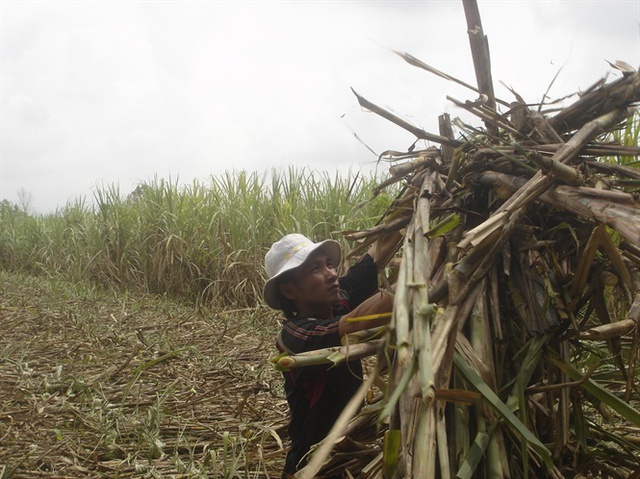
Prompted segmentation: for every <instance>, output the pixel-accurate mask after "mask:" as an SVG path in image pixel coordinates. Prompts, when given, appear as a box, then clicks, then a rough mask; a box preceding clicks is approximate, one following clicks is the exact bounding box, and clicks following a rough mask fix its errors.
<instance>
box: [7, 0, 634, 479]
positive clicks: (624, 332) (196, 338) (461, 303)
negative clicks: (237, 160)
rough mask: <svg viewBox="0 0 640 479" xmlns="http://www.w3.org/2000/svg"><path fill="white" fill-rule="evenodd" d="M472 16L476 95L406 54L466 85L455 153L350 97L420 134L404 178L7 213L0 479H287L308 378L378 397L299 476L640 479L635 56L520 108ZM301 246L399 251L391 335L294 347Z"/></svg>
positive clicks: (391, 280)
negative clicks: (564, 92)
mask: <svg viewBox="0 0 640 479" xmlns="http://www.w3.org/2000/svg"><path fill="white" fill-rule="evenodd" d="M463 3H464V15H465V20H466V25H467V31H466V32H464V31H463V32H457V34H459V35H465V36H467V37H468V42H469V47H470V51H471V56H472V60H473V67H474V71H475V75H476V76H475V78H460V79H459V78H456V77H455V76H452V75H451V74H448V73H447V72H446V71H441V70H440V69H438V68H436V67H434V66H432V65H430V64H429V59H421V58H417V57H416V56H413V55H412V54H411V53H410V52H403V51H392V52H390V53H389V54H390V55H393V56H395V57H397V59H398V62H399V64H400V67H399V68H406V69H413V70H416V71H419V72H420V73H421V74H423V75H428V76H432V75H435V76H436V77H438V78H440V79H441V80H442V89H443V92H441V93H442V94H443V95H447V86H448V85H456V86H457V87H460V86H462V87H463V88H464V89H465V91H466V92H467V96H466V97H464V98H457V97H453V96H448V97H447V98H448V100H449V102H450V103H451V105H452V106H453V107H454V109H453V110H451V111H454V112H459V114H460V116H459V117H456V116H454V115H455V114H453V115H452V114H450V113H445V112H425V114H429V115H432V116H435V117H437V118H438V125H439V131H435V132H430V131H426V130H424V129H421V128H419V127H417V126H416V125H415V124H414V123H412V122H409V121H407V120H406V119H404V118H403V117H402V116H401V115H402V112H394V111H392V110H391V109H389V108H387V107H385V106H382V103H381V102H379V101H378V99H376V98H370V97H369V96H368V95H367V94H366V92H361V91H359V90H357V89H356V88H353V89H352V90H351V91H352V94H353V96H352V100H353V102H354V103H356V104H357V105H358V107H359V108H361V111H362V115H372V116H375V117H376V118H377V119H378V120H379V122H380V123H381V124H383V125H384V126H385V128H388V129H398V128H399V129H402V130H405V131H407V132H409V133H410V134H411V135H412V136H413V137H415V141H416V142H415V143H414V144H413V145H412V146H411V147H408V148H407V149H406V151H395V150H393V149H389V150H387V151H385V152H383V153H382V154H381V155H380V157H379V159H378V161H379V163H380V164H381V165H384V167H383V168H382V169H383V171H384V173H383V174H382V175H379V174H378V175H368V174H364V173H362V174H361V173H358V172H356V173H354V174H349V175H345V176H339V175H336V176H333V175H329V174H322V173H318V172H314V171H313V170H311V169H305V168H303V169H296V168H291V169H289V170H285V171H282V170H274V171H271V172H269V174H265V175H259V174H251V173H245V172H235V173H225V174H224V175H221V176H219V177H217V178H213V179H212V180H211V183H209V184H199V183H197V182H195V183H192V184H191V185H190V186H188V187H181V186H179V185H178V184H177V183H176V182H172V181H171V180H164V179H156V180H155V181H153V182H149V183H144V184H141V185H140V186H139V187H138V188H137V189H136V190H135V191H134V192H132V193H130V194H128V195H123V194H121V193H120V192H119V190H118V189H117V188H115V187H114V188H111V187H104V188H102V189H98V191H97V193H96V202H97V204H96V206H95V207H94V206H89V205H87V204H86V203H84V202H82V201H78V202H75V203H73V202H72V203H68V204H67V206H66V207H65V208H61V209H58V210H57V211H56V212H55V213H53V214H48V215H34V214H29V213H28V212H25V211H23V210H21V209H20V208H19V207H18V206H17V205H13V204H11V203H9V202H7V201H3V202H2V204H1V206H0V328H1V334H0V479H10V478H11V479H26V478H45V477H46V478H58V479H62V478H80V477H100V478H228V479H233V478H239V479H240V478H246V479H249V478H251V479H270V478H280V477H281V475H282V470H283V466H284V464H285V458H286V455H287V452H288V450H289V446H290V441H289V437H288V429H287V428H288V425H289V420H290V413H289V407H288V404H287V399H286V397H285V390H284V386H283V381H282V374H283V372H287V371H290V370H291V369H293V368H304V367H308V366H312V365H318V364H329V365H336V364H342V363H344V362H345V361H347V360H352V359H354V358H358V359H362V361H363V365H364V377H363V382H362V386H361V387H360V389H358V391H357V393H356V394H355V396H354V397H353V398H352V399H351V401H350V402H349V404H348V405H347V407H345V408H344V410H343V411H342V414H341V415H340V417H339V418H338V420H337V421H336V423H335V424H334V425H333V427H332V429H331V431H330V433H329V435H328V436H327V437H326V438H325V439H324V440H323V441H322V442H320V443H319V444H317V445H315V446H313V448H312V450H311V453H310V455H309V461H308V463H307V464H306V466H304V467H303V468H302V469H300V470H299V471H298V472H297V473H296V474H295V476H292V477H295V478H296V479H312V478H319V479H322V478H326V479H332V478H337V477H341V478H345V479H401V478H415V479H428V478H439V479H454V478H456V479H480V478H491V479H495V478H497V479H507V478H510V479H526V478H553V479H561V478H567V479H591V478H593V479H595V478H603V479H605V478H606V479H640V366H639V365H638V361H639V349H640V327H639V322H640V159H639V157H640V145H639V143H638V138H639V134H640V114H639V113H638V109H637V107H638V103H639V102H640V72H639V71H638V69H637V65H635V66H631V65H629V64H628V63H626V62H625V61H623V60H622V59H620V60H619V61H618V59H611V62H609V63H608V64H607V65H606V66H605V67H603V71H602V75H601V77H598V78H593V79H590V81H591V85H592V86H591V87H589V88H588V89H582V90H580V91H578V90H577V89H576V91H575V94H573V95H571V96H569V97H566V98H559V99H553V98H548V97H545V101H544V102H543V103H540V104H538V103H531V102H530V101H531V100H529V99H527V98H522V97H521V96H520V94H519V93H518V92H517V91H516V90H515V89H510V90H509V91H510V93H511V96H510V97H509V98H497V97H496V95H495V93H494V80H493V78H492V74H491V62H490V46H489V41H488V38H490V35H491V32H485V31H484V30H483V27H482V20H481V12H480V11H479V9H478V5H477V3H476V2H475V1H466V0H465V1H464V2H463ZM452 61H454V59H452ZM607 67H608V68H607ZM514 68H516V67H515V66H514ZM580 80H581V81H583V80H584V79H580ZM546 87H547V85H544V84H541V85H540V90H542V91H544V90H545V88H546ZM425 94H426V93H425ZM289 232H300V233H303V234H305V235H306V236H308V237H309V238H313V239H314V240H317V241H320V240H324V239H326V238H332V239H335V240H337V241H339V242H340V244H341V245H342V248H343V251H344V253H345V254H344V256H343V258H342V264H341V268H342V269H345V268H346V267H347V266H348V265H350V264H352V263H353V262H354V261H355V259H356V258H358V257H360V256H361V255H363V254H364V253H365V252H366V251H367V250H368V248H369V247H370V246H371V245H372V244H373V243H374V242H376V241H377V240H378V239H380V238H382V237H384V235H387V234H390V233H396V232H400V233H401V236H402V241H401V243H399V244H398V245H397V247H396V248H395V250H394V251H392V252H391V253H390V254H389V255H388V256H387V257H385V258H383V259H382V261H383V263H384V268H383V271H382V272H381V273H380V277H379V280H380V283H381V285H382V286H381V289H382V290H383V292H384V291H386V293H388V294H391V292H390V291H392V290H393V311H392V313H390V314H389V315H388V324H387V325H386V326H382V327H378V328H375V329H370V330H364V331H359V332H357V333H353V334H349V335H346V336H344V337H343V338H342V345H341V346H340V347H334V348H328V349H322V350H316V351H312V352H306V353H303V354H293V353H289V352H280V351H278V350H277V349H276V347H275V344H276V343H275V341H276V337H277V336H278V332H279V330H280V329H281V326H282V321H283V318H282V317H281V314H280V312H279V311H275V310H273V309H270V308H268V307H267V306H266V305H265V304H264V300H263V288H264V284H265V281H266V280H267V276H266V274H265V272H264V258H265V253H266V252H267V250H268V249H269V246H270V245H271V244H272V243H273V242H274V241H276V240H277V239H279V238H280V237H281V236H282V235H283V234H285V233H289ZM392 285H393V287H392ZM356 319H357V318H356Z"/></svg>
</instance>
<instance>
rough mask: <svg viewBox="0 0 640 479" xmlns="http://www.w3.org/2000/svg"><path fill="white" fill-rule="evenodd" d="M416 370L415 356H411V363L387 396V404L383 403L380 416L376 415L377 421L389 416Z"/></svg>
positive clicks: (382, 420)
mask: <svg viewBox="0 0 640 479" xmlns="http://www.w3.org/2000/svg"><path fill="white" fill-rule="evenodd" d="M417 370H418V365H417V361H416V360H415V356H413V357H412V358H411V363H410V364H409V366H408V367H407V369H405V371H404V374H403V375H402V377H401V378H400V381H398V384H397V385H396V387H395V388H394V389H393V393H392V394H391V397H389V400H388V401H387V404H385V406H384V409H383V410H382V411H381V412H380V416H379V417H378V422H379V423H382V422H384V421H385V420H386V419H387V418H388V417H389V416H391V412H392V411H393V410H394V408H395V407H396V404H397V403H398V401H399V400H400V396H401V395H402V393H403V392H404V390H405V388H406V387H407V385H408V384H409V381H410V380H411V378H412V377H413V375H414V374H415V373H416V371H417Z"/></svg>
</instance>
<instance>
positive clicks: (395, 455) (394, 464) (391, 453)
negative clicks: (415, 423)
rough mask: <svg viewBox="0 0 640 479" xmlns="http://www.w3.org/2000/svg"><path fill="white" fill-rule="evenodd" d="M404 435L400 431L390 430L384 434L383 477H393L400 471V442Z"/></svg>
mask: <svg viewBox="0 0 640 479" xmlns="http://www.w3.org/2000/svg"><path fill="white" fill-rule="evenodd" d="M401 441H402V433H401V431H400V430H399V429H389V430H388V431H387V432H385V433H384V440H383V443H382V448H383V454H384V456H383V458H384V465H383V471H384V473H383V477H393V475H394V474H395V472H396V469H398V459H399V457H400V445H401V444H400V442H401Z"/></svg>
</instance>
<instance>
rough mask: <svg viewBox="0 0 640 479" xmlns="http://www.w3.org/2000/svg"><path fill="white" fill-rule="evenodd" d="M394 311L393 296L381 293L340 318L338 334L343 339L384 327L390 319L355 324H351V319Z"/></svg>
mask: <svg viewBox="0 0 640 479" xmlns="http://www.w3.org/2000/svg"><path fill="white" fill-rule="evenodd" d="M394 287H395V285H394ZM392 309H393V294H392V293H391V292H389V291H379V292H378V293H376V294H374V295H373V296H371V297H370V298H369V299H366V300H365V301H363V302H362V303H360V305H358V306H357V307H356V308H355V309H353V310H352V311H350V312H349V313H347V314H345V315H344V316H342V317H341V318H340V322H339V323H338V334H339V335H340V336H341V337H342V336H344V335H346V334H350V333H354V332H356V331H361V330H363V329H372V328H377V327H378V326H383V325H385V324H387V323H388V322H389V318H381V319H369V320H366V321H353V322H349V319H351V318H359V317H361V316H369V315H372V314H382V313H390V312H391V311H392Z"/></svg>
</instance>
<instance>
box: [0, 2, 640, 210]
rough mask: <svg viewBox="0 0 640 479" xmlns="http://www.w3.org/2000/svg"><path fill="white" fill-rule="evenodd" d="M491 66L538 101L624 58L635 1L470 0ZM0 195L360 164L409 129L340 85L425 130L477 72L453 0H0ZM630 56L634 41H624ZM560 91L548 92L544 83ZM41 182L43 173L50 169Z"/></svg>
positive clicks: (399, 141)
mask: <svg viewBox="0 0 640 479" xmlns="http://www.w3.org/2000/svg"><path fill="white" fill-rule="evenodd" d="M479 6H480V13H481V16H482V20H483V25H484V29H485V32H486V33H487V35H488V37H489V43H490V50H491V54H492V61H493V70H494V82H495V83H496V91H497V93H498V95H500V96H504V97H505V98H504V99H505V100H510V99H511V98H510V95H509V94H508V93H507V92H506V90H505V89H504V88H502V87H500V86H499V84H498V82H499V81H500V80H502V81H505V82H506V83H508V84H510V85H513V86H514V88H515V89H516V90H517V91H518V92H519V93H521V94H522V95H524V96H525V98H526V99H528V100H531V101H536V100H539V98H540V97H541V95H542V94H543V93H544V91H545V89H546V88H547V85H548V83H549V82H550V81H551V79H552V78H553V76H554V75H555V73H556V72H557V70H558V68H560V66H563V67H564V70H563V73H562V76H561V79H560V80H559V81H558V83H557V84H556V85H555V86H554V90H552V96H561V95H564V94H566V93H569V92H573V91H575V90H577V89H578V88H584V87H586V86H588V85H590V84H591V83H593V82H594V81H596V80H597V79H599V78H600V77H601V76H602V75H603V74H604V73H605V72H606V71H607V70H608V66H607V65H606V63H605V62H604V60H605V59H607V60H612V61H615V60H617V59H619V58H620V59H622V60H625V61H627V62H629V63H632V64H634V65H635V66H638V64H640V60H639V58H640V53H639V51H640V49H639V45H638V10H639V8H640V7H638V4H637V2H615V1H609V2H604V1H603V2H568V1H565V2H561V1H555V2H540V1H530V2H490V1H480V4H479ZM2 9H3V15H2V42H1V43H2V45H1V49H2V72H1V73H2V144H1V145H0V147H1V148H0V153H1V158H0V176H1V178H0V197H2V198H7V199H10V200H12V201H16V200H17V191H18V189H19V188H20V187H23V188H24V189H25V190H26V191H28V192H31V193H32V195H33V199H34V205H35V206H36V208H37V209H38V210H39V211H42V212H45V211H52V210H53V209H54V208H55V206H56V205H62V204H64V203H65V202H66V200H67V199H68V198H73V197H75V196H78V195H84V196H88V197H89V198H90V197H91V187H92V185H95V184H96V183H100V182H101V181H105V182H107V183H111V182H113V183H119V184H120V185H121V190H122V191H123V192H125V193H126V192H127V191H128V190H130V189H133V187H135V184H136V183H137V182H138V181H144V180H147V179H149V178H152V177H153V176H154V175H158V176H160V177H168V176H169V175H171V177H172V178H175V177H178V176H179V177H180V179H181V180H182V181H184V182H187V183H189V182H190V181H191V179H192V178H206V177H207V176H208V175H209V174H211V173H213V174H218V173H221V172H222V171H224V170H225V169H248V170H259V171H263V170H265V169H268V168H270V167H271V166H281V165H285V166H286V165H289V164H296V165H299V166H304V165H309V166H312V167H314V168H317V169H320V168H325V169H327V170H329V171H332V170H333V169H335V168H341V169H342V171H345V170H346V169H349V168H350V167H351V169H357V168H360V167H363V168H368V167H371V166H372V165H373V164H374V160H375V157H374V156H373V155H372V154H371V153H370V152H369V151H368V150H367V149H366V148H365V147H364V146H363V145H361V144H360V143H359V142H358V141H357V140H356V139H355V138H354V135H353V134H354V132H355V133H356V134H357V135H358V136H359V137H360V138H361V140H362V141H363V142H365V143H366V144H367V145H368V146H370V147H371V148H373V149H374V150H375V151H377V152H380V151H382V150H385V149H402V148H407V147H408V146H409V145H410V144H411V143H412V142H413V140H414V139H413V137H412V136H411V135H410V134H408V133H407V132H404V131H402V130H400V129H399V128H397V127H395V126H393V125H391V124H390V123H389V122H387V121H386V120H383V119H381V118H379V117H377V116H375V115H374V114H371V113H366V112H363V111H362V110H361V109H360V107H359V106H358V105H357V102H356V99H355V97H354V96H353V94H352V93H351V91H350V89H349V87H353V88H354V89H355V90H356V91H358V92H359V93H360V94H362V95H363V96H365V97H366V98H368V99H369V100H371V101H373V102H374V103H377V104H379V105H381V106H383V107H385V108H387V109H389V110H392V111H395V112H396V113H397V114H398V115H400V116H402V117H404V118H406V119H407V120H409V121H411V122H413V123H415V124H417V125H419V126H421V127H423V128H425V129H427V130H430V131H435V129H436V128H437V117H438V115H439V114H441V113H443V112H445V111H446V112H449V113H450V114H451V115H452V116H457V115H459V114H460V112H459V111H458V110H457V109H456V108H455V107H453V106H452V104H451V103H449V102H447V100H446V96H447V95H451V96H453V97H455V98H458V99H461V100H466V99H470V98H473V97H474V94H473V93H472V92H470V91H468V90H465V89H463V88H462V87H458V86H456V85H453V84H451V83H448V82H446V81H445V80H442V79H440V78H437V77H434V76H433V75H430V74H428V73H427V72H424V71H421V70H418V69H416V68H414V67H411V66H409V65H408V64H406V63H405V62H404V61H402V60H401V59H400V58H399V57H397V56H396V55H394V54H393V53H392V52H391V50H392V49H393V50H399V51H406V52H408V53H411V54H412V55H414V56H416V57H418V58H420V59H421V60H423V61H425V62H427V63H429V64H431V65H433V66H434V67H436V68H439V69H441V70H442V71H445V72H446V73H449V74H451V75H453V76H456V77H459V78H460V79H462V80H464V81H467V82H469V83H474V77H473V67H472V63H471V54H470V52H469V46H468V38H467V34H466V23H465V19H464V12H463V8H462V3H461V2H447V1H423V2H411V1H407V2H402V1H400V2H213V1H212V2H160V1H158V2H153V1H152V2H88V1H87V2H63V1H49V2H3V4H2ZM628 57H632V58H628ZM556 92H557V95H554V94H555V93H556ZM47 185H55V186H47Z"/></svg>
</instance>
